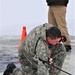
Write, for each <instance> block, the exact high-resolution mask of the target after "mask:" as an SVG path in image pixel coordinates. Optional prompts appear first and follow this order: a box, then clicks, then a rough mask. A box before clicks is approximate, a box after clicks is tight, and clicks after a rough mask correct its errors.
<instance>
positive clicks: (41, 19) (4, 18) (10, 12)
mask: <svg viewBox="0 0 75 75" xmlns="http://www.w3.org/2000/svg"><path fill="white" fill-rule="evenodd" d="M0 4H1V5H0V16H1V18H0V35H21V31H22V27H23V26H26V28H27V33H28V32H30V31H31V30H32V29H33V28H35V27H36V26H38V25H41V24H44V23H47V22H48V21H47V15H48V14H47V13H48V6H47V4H46V0H0ZM74 8H75V6H74V0H70V1H69V4H68V6H67V14H66V21H67V26H68V31H69V34H70V35H75V26H74V24H75V22H74V20H75V15H74V13H75V10H74Z"/></svg>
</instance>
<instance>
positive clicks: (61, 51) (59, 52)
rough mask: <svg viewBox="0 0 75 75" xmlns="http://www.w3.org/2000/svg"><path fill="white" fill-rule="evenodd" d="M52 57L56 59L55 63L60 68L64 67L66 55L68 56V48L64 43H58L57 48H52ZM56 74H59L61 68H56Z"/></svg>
mask: <svg viewBox="0 0 75 75" xmlns="http://www.w3.org/2000/svg"><path fill="white" fill-rule="evenodd" d="M52 51H53V52H52V57H53V61H54V65H55V66H56V67H58V68H60V69H62V66H63V63H64V60H65V57H66V49H65V47H64V45H63V44H60V45H56V46H55V49H54V48H53V50H52ZM54 72H55V74H59V73H60V70H58V69H56V68H54Z"/></svg>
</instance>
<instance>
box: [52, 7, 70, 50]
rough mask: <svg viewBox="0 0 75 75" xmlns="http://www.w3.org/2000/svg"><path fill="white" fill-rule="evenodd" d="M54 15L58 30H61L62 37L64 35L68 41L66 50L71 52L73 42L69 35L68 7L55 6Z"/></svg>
mask: <svg viewBox="0 0 75 75" xmlns="http://www.w3.org/2000/svg"><path fill="white" fill-rule="evenodd" d="M52 9H53V13H54V16H55V19H56V23H57V25H58V28H59V29H60V31H61V33H62V35H64V36H65V37H66V39H67V41H66V42H65V45H66V50H67V51H68V50H71V41H70V36H69V33H68V29H67V25H66V7H65V6H54V7H52Z"/></svg>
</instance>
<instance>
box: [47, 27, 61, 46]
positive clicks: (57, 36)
mask: <svg viewBox="0 0 75 75" xmlns="http://www.w3.org/2000/svg"><path fill="white" fill-rule="evenodd" d="M46 39H47V42H48V43H49V44H52V45H56V44H59V43H60V40H61V32H60V30H59V29H58V28H57V27H51V28H49V29H48V30H46Z"/></svg>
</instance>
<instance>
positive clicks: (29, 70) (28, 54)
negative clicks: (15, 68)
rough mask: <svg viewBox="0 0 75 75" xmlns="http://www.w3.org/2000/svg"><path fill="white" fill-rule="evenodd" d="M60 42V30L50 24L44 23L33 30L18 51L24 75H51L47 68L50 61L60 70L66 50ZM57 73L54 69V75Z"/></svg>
mask: <svg viewBox="0 0 75 75" xmlns="http://www.w3.org/2000/svg"><path fill="white" fill-rule="evenodd" d="M60 40H61V32H60V30H59V29H58V28H57V27H53V26H52V25H51V24H47V23H46V24H43V25H40V26H38V27H36V28H34V29H33V30H32V31H31V32H30V33H29V34H28V35H27V37H26V38H25V40H24V42H23V43H22V45H21V46H20V49H19V59H20V62H21V67H22V71H23V73H24V75H48V74H50V75H52V68H51V67H50V66H49V64H50V63H51V62H50V61H51V59H52V60H53V62H54V65H56V66H58V67H60V68H62V65H63V62H64V59H65V56H66V50H65V47H64V45H63V44H61V43H60ZM45 62H47V63H49V64H47V63H45ZM48 68H49V69H50V70H48ZM59 73H60V71H59V70H58V69H54V74H55V75H58V74H59Z"/></svg>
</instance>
